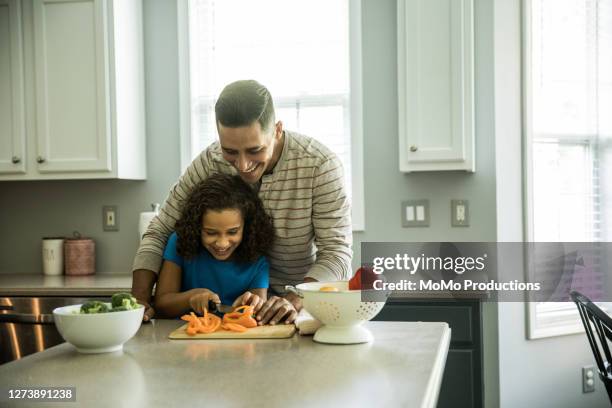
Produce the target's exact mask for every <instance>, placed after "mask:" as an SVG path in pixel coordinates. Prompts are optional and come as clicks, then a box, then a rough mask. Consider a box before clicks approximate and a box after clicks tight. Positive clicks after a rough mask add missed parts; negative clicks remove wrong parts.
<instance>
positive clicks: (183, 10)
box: [177, 0, 365, 232]
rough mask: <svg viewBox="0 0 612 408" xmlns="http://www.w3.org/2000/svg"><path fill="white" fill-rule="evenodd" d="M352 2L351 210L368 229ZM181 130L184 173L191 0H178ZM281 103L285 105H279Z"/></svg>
mask: <svg viewBox="0 0 612 408" xmlns="http://www.w3.org/2000/svg"><path fill="white" fill-rule="evenodd" d="M347 1H348V2H349V24H348V26H349V69H350V72H349V75H350V80H349V83H350V99H349V101H348V103H349V109H350V132H351V146H350V148H351V186H349V187H350V188H351V193H352V194H351V212H352V214H351V215H352V217H351V219H352V224H353V228H352V230H353V231H355V232H357V231H365V195H364V171H363V170H364V166H363V103H362V100H363V96H362V95H363V89H362V83H363V82H362V51H361V49H362V40H361V1H360V0H347ZM177 31H178V32H177V39H178V59H179V61H178V74H179V75H178V76H179V134H180V165H181V173H182V172H184V171H185V169H186V168H187V166H189V164H190V163H191V161H192V159H191V146H192V135H191V86H190V60H189V50H190V42H189V1H188V0H179V1H178V2H177ZM279 107H281V106H279Z"/></svg>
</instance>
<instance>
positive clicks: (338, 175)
mask: <svg viewBox="0 0 612 408" xmlns="http://www.w3.org/2000/svg"><path fill="white" fill-rule="evenodd" d="M284 136H285V137H284V144H283V150H282V153H281V156H280V158H279V160H278V162H277V163H276V166H275V167H274V169H273V171H272V173H270V174H266V175H264V176H263V177H262V179H261V186H260V188H259V198H260V199H261V200H262V202H263V205H264V208H265V209H266V211H267V212H268V214H269V215H270V216H271V217H272V219H273V221H274V227H275V229H276V237H275V242H274V245H273V248H272V250H271V252H270V254H269V255H268V259H269V261H270V286H271V287H272V289H274V291H276V292H277V293H284V285H287V284H290V285H295V284H298V283H301V282H302V281H303V280H304V277H311V278H314V279H316V280H318V281H335V280H342V279H348V277H349V276H351V272H350V265H351V257H352V250H351V244H352V232H351V207H350V203H349V200H348V197H347V195H346V190H345V186H344V177H343V170H342V164H341V162H340V160H339V159H338V157H337V156H336V155H335V154H334V153H333V152H332V151H331V150H329V149H328V148H327V147H325V146H324V145H323V144H321V143H319V142H318V141H316V140H315V139H312V138H309V137H307V136H304V135H300V134H297V133H293V132H289V131H285V133H284ZM214 173H226V174H237V171H236V169H235V168H234V167H233V166H232V165H231V164H229V163H228V162H227V161H225V159H223V155H222V151H221V146H220V145H219V142H215V143H213V144H211V145H210V146H209V147H208V148H206V149H205V150H204V151H203V152H202V153H201V154H200V155H199V156H198V157H196V158H195V160H194V161H193V162H192V163H191V165H190V166H189V167H188V168H187V170H186V171H185V173H184V174H183V175H182V176H181V178H180V179H179V181H178V182H177V183H176V184H175V185H174V186H173V187H172V189H171V190H170V194H169V196H168V198H167V199H166V202H165V203H164V205H163V206H162V208H161V210H160V213H159V215H158V216H157V217H155V218H154V219H153V221H152V222H151V224H150V226H149V229H148V230H147V232H146V233H145V235H144V237H143V240H142V242H141V244H140V247H139V248H138V251H137V253H136V258H135V259H134V264H133V268H132V269H133V270H136V269H148V270H151V271H154V272H156V273H158V272H159V270H160V268H161V263H162V254H163V251H164V248H165V245H166V241H167V239H168V237H169V235H170V234H171V233H172V232H173V231H174V225H175V223H176V221H177V220H178V219H179V218H180V217H181V211H182V208H183V203H184V202H185V200H186V199H187V197H188V196H189V194H190V192H191V191H192V189H193V187H194V186H195V185H197V184H198V183H199V182H201V181H203V180H204V179H206V178H207V177H208V176H209V175H210V174H214Z"/></svg>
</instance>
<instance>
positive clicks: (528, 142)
mask: <svg viewBox="0 0 612 408" xmlns="http://www.w3.org/2000/svg"><path fill="white" fill-rule="evenodd" d="M532 1H533V0H522V4H521V6H522V18H521V25H522V27H521V33H522V64H521V65H522V67H521V69H522V77H523V78H522V94H523V98H522V99H523V101H522V102H523V115H522V116H523V124H522V126H523V166H522V168H523V212H524V220H523V221H524V228H523V234H524V236H523V239H524V241H526V242H533V241H534V200H533V199H534V197H533V194H532V192H533V178H534V173H533V172H534V169H533V145H534V143H535V142H536V139H537V138H536V137H535V136H534V134H533V118H532V108H533V103H532V100H533V94H532V89H533V82H532V72H531V62H532V58H531V55H532V42H531V40H532V31H531V27H532V15H531V7H532ZM555 138H556V139H557V140H558V141H559V142H560V143H565V144H581V142H582V143H585V142H586V143H587V144H589V145H590V142H591V141H590V140H586V141H585V136H584V135H576V136H575V137H574V136H573V135H568V134H566V135H561V134H560V135H555ZM551 140H552V138H551ZM531 259H533V257H532V256H531V254H530V253H529V252H528V251H526V253H525V254H524V269H525V275H526V279H529V275H530V271H531V270H533V269H532V268H533V267H534V266H533V265H531V264H530V260H531ZM526 304H527V307H526V310H525V313H526V319H525V320H526V328H525V329H526V337H527V339H528V340H535V339H542V338H548V337H556V336H565V335H572V334H576V333H581V332H584V326H583V325H582V321H581V320H580V315H579V313H578V310H577V308H576V305H575V304H574V303H573V302H563V303H561V302H560V304H559V305H558V306H556V307H555V306H551V305H546V306H548V307H546V309H549V310H547V311H545V312H542V311H538V310H537V309H538V308H537V302H533V301H527V302H526Z"/></svg>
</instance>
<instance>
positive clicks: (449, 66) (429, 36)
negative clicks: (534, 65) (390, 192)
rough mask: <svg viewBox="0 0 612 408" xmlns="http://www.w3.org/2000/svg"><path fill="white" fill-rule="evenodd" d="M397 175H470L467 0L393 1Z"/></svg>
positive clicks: (470, 62) (471, 62) (470, 42)
mask: <svg viewBox="0 0 612 408" xmlns="http://www.w3.org/2000/svg"><path fill="white" fill-rule="evenodd" d="M397 7H398V97H399V100H398V105H399V115H398V117H399V147H400V152H399V160H400V171H403V172H412V171H438V170H464V171H470V172H473V171H475V162H474V159H475V157H474V17H473V0H398V2H397Z"/></svg>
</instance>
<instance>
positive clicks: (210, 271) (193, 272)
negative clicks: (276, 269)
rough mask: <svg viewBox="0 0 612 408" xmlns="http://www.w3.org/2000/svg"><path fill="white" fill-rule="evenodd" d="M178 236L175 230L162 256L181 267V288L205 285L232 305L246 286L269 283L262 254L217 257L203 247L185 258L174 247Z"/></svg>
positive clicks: (257, 286)
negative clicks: (249, 259) (250, 258)
mask: <svg viewBox="0 0 612 408" xmlns="http://www.w3.org/2000/svg"><path fill="white" fill-rule="evenodd" d="M177 239H178V237H177V235H176V232H173V233H172V235H170V238H168V243H167V244H166V249H165V251H164V259H166V260H168V261H171V262H174V263H175V264H177V265H178V266H180V267H181V269H182V272H183V273H182V279H181V292H184V291H186V290H189V289H194V288H206V289H209V290H211V291H213V292H215V293H216V294H217V295H219V298H221V303H223V304H225V305H231V304H232V303H234V300H236V298H237V297H238V296H240V295H242V294H243V293H244V292H246V291H247V290H249V289H259V288H267V287H268V285H269V283H270V282H269V273H270V265H269V264H268V260H267V259H266V258H265V257H264V256H261V257H260V258H259V259H258V260H257V261H255V262H253V263H238V262H235V261H219V260H217V259H215V258H214V257H213V256H212V255H211V254H210V253H209V252H208V251H207V250H206V249H204V248H202V251H201V252H200V253H199V254H198V255H196V256H195V257H193V258H189V259H185V258H183V257H182V256H180V255H179V254H178V253H177V251H176V242H177Z"/></svg>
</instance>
